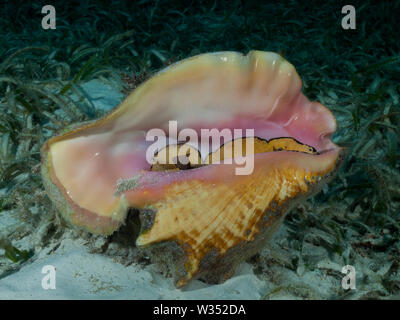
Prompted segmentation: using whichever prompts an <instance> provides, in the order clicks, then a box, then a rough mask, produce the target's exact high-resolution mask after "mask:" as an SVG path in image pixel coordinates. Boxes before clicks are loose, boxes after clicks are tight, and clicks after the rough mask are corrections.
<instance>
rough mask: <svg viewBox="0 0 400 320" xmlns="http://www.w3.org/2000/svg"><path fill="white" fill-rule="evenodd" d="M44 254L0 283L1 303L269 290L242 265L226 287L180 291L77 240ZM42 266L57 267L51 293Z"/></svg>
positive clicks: (248, 295)
mask: <svg viewBox="0 0 400 320" xmlns="http://www.w3.org/2000/svg"><path fill="white" fill-rule="evenodd" d="M46 251H47V250H43V251H42V252H41V253H40V254H39V257H37V258H36V259H33V262H28V263H26V264H25V265H24V266H23V267H22V268H21V269H20V270H19V271H17V272H15V273H13V274H11V275H9V276H7V277H5V278H3V279H1V280H0V299H260V297H261V295H262V294H263V292H265V291H266V290H267V288H266V287H265V284H264V283H263V281H261V280H259V279H258V278H257V277H256V276H255V275H254V274H253V272H252V271H251V270H252V268H251V266H250V265H248V264H246V263H244V264H242V265H241V267H240V270H238V273H237V274H236V275H235V276H234V277H233V278H232V279H230V280H228V281H226V282H225V283H224V284H221V285H206V284H204V283H202V282H200V281H193V282H191V283H190V285H189V286H187V287H186V288H185V289H183V290H179V289H176V288H175V287H174V286H173V283H172V279H171V278H165V277H163V276H162V275H161V274H158V273H157V272H156V271H154V269H155V268H154V266H153V265H150V266H147V267H145V268H142V267H140V266H138V265H130V266H127V267H126V266H124V265H122V264H120V263H116V262H114V261H113V259H112V258H110V257H107V256H105V255H100V254H91V253H89V252H88V249H87V247H86V246H85V245H84V244H83V242H82V241H79V240H71V239H65V240H63V241H62V243H61V245H60V247H59V248H58V249H57V250H56V252H54V253H53V254H50V255H48V254H47V252H46ZM46 265H52V266H54V267H55V269H56V273H55V279H56V288H55V289H54V290H53V289H43V287H42V280H43V278H44V277H45V276H46V275H47V273H45V274H43V273H42V269H43V267H44V266H46Z"/></svg>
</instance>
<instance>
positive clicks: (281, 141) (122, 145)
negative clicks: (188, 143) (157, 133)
mask: <svg viewBox="0 0 400 320" xmlns="http://www.w3.org/2000/svg"><path fill="white" fill-rule="evenodd" d="M170 120H175V121H176V123H177V125H178V129H179V130H181V129H184V128H190V129H192V130H195V132H197V133H199V136H200V132H201V130H202V129H217V130H223V129H229V130H234V129H243V130H244V129H253V130H254V136H246V137H244V138H242V140H241V141H242V142H243V143H244V144H246V143H247V144H250V143H251V144H252V145H253V146H254V148H253V149H254V150H253V152H252V153H243V152H242V153H239V154H238V153H237V152H236V151H235V148H234V147H233V142H234V141H233V140H234V139H233V138H232V140H231V141H224V143H222V142H221V145H218V148H217V149H215V150H210V153H209V154H201V152H200V151H199V150H200V147H199V144H198V145H197V146H192V147H190V148H189V151H185V153H182V154H183V155H187V156H188V159H187V160H188V161H189V162H190V161H192V162H193V163H194V162H196V163H195V165H193V166H190V163H189V167H180V166H179V165H178V164H175V165H173V166H172V167H171V166H169V165H168V164H167V165H166V166H165V167H164V166H163V165H159V163H158V162H157V161H158V160H159V159H157V154H156V153H155V157H154V161H153V163H149V161H147V160H146V152H147V150H148V148H149V147H150V146H151V142H149V141H146V132H148V131H149V130H151V129H154V128H158V129H160V130H163V131H164V132H168V128H169V121H170ZM335 129H336V121H335V118H334V116H333V115H332V113H331V112H330V111H329V110H328V109H327V108H326V107H324V106H322V105H321V104H319V103H317V102H310V101H309V100H308V99H307V98H306V97H305V96H304V95H303V94H302V92H301V79H300V77H299V76H298V74H297V72H296V70H295V69H294V67H293V66H292V65H291V64H290V63H289V62H287V61H286V60H285V59H284V58H282V57H281V56H279V55H278V54H275V53H272V52H261V51H251V52H250V53H249V54H247V55H243V54H241V53H237V52H217V53H207V54H202V55H198V56H195V57H192V58H189V59H185V60H183V61H181V62H178V63H176V64H174V65H171V66H169V67H168V68H166V69H164V70H162V71H161V72H159V73H157V74H156V75H155V76H153V77H152V78H151V79H149V80H147V81H146V82H144V83H143V84H142V85H140V86H139V87H138V88H136V89H135V90H134V91H133V92H132V93H131V94H130V95H129V96H128V97H127V98H126V99H125V100H124V101H123V102H122V104H121V105H120V106H119V107H118V108H117V109H115V111H114V112H112V113H111V114H109V115H108V116H106V117H105V118H103V119H100V120H98V121H95V122H92V123H89V124H84V125H82V126H81V127H79V128H78V129H74V130H71V131H69V132H67V133H65V134H62V135H60V136H56V137H53V138H51V139H50V140H48V141H47V142H46V143H45V145H44V146H43V149H42V176H43V181H44V185H45V188H46V190H47V193H48V195H49V197H50V198H51V199H52V201H53V202H54V204H55V206H56V208H57V209H58V210H59V212H60V213H61V214H62V216H63V217H64V218H65V220H67V221H68V222H70V223H71V224H72V225H75V226H78V227H81V228H84V229H86V230H88V231H90V232H92V233H96V234H103V235H109V234H112V233H113V232H114V231H116V230H118V229H119V227H120V226H121V225H122V224H123V223H124V222H125V220H126V218H127V213H128V210H129V208H136V209H138V211H139V212H140V213H139V218H140V221H141V230H140V234H139V236H138V238H137V241H136V245H137V246H144V247H147V248H149V252H150V253H151V256H152V258H153V260H155V261H157V262H160V263H165V264H166V265H168V266H169V269H170V270H171V272H172V274H173V275H174V279H175V284H176V285H177V286H178V287H179V286H183V285H185V284H187V283H188V282H189V281H190V280H191V279H193V278H201V279H204V280H205V281H208V282H212V283H218V282H221V281H224V280H225V279H227V278H229V277H230V276H231V275H232V274H233V273H234V271H235V268H236V267H237V265H238V264H239V263H240V262H242V261H243V260H245V259H246V258H248V257H250V256H252V255H254V254H255V253H257V251H259V250H260V249H261V248H262V247H263V246H264V244H265V243H266V241H267V240H268V239H269V238H270V237H271V235H272V234H273V233H274V231H275V230H276V229H277V228H278V226H279V225H280V223H281V222H282V220H283V217H284V215H285V214H286V213H287V212H288V210H289V209H290V208H291V207H293V205H295V204H296V203H297V202H298V201H303V200H304V199H306V198H307V197H310V196H311V195H312V194H314V193H315V192H317V191H318V190H319V189H320V188H321V186H322V185H323V184H324V183H326V182H327V181H328V180H329V179H330V178H331V177H332V176H333V174H334V173H335V171H336V170H337V168H338V166H339V164H340V162H341V159H342V149H341V148H339V147H338V146H336V145H335V144H334V143H333V142H332V141H331V140H330V136H331V134H332V133H333V132H334V131H335ZM169 134H171V132H169ZM178 140H179V139H178ZM180 142H181V141H177V142H175V143H169V145H166V146H165V148H172V149H175V150H177V152H178V153H179V147H177V146H178V144H179V143H180ZM167 144H168V143H167ZM172 145H175V146H174V147H172ZM222 150H224V151H226V150H227V151H229V152H231V156H230V158H236V157H241V158H242V160H243V159H246V160H251V161H252V162H253V164H254V168H253V170H252V172H251V174H247V175H246V174H238V172H237V170H236V169H238V168H239V167H241V166H242V165H240V164H238V163H236V162H234V161H233V162H232V161H231V163H226V161H225V160H226V158H224V159H222V160H221V159H219V161H215V160H214V157H215V156H216V155H218V154H222ZM157 151H158V152H159V151H161V150H157ZM229 152H228V155H229ZM178 156H179V154H178ZM189 158H190V159H189ZM228 158H229V157H228ZM242 163H243V162H242Z"/></svg>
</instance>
